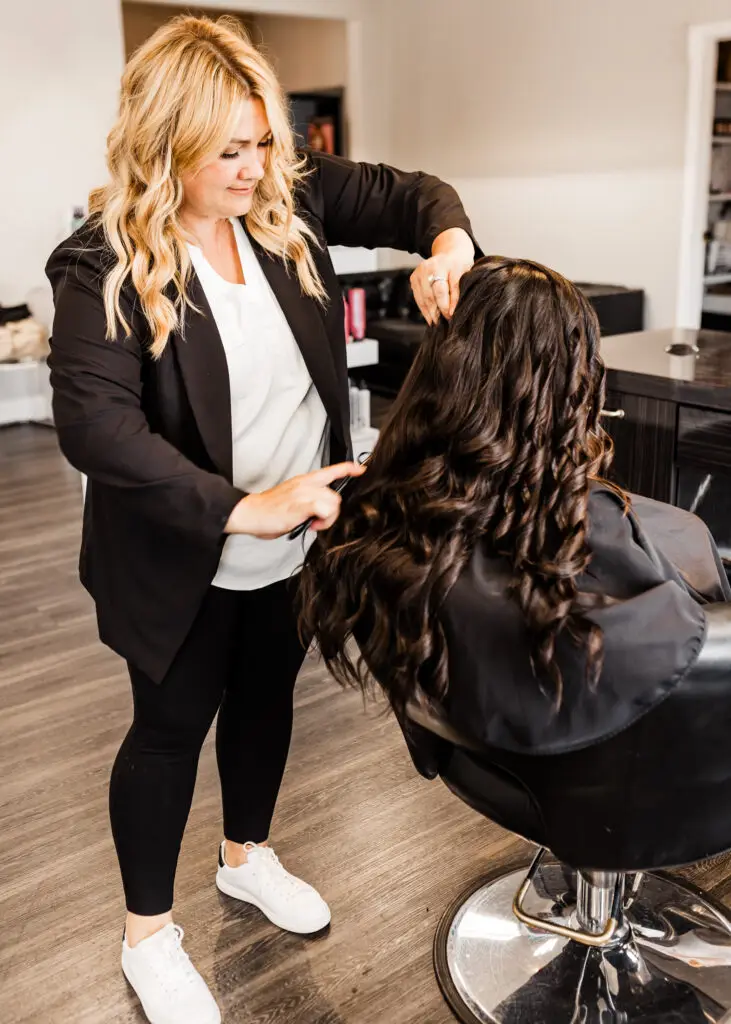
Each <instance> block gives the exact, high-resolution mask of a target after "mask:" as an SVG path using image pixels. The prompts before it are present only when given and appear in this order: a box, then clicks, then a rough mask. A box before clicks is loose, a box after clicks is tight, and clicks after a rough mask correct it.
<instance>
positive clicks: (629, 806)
mask: <svg viewBox="0 0 731 1024" xmlns="http://www.w3.org/2000/svg"><path fill="white" fill-rule="evenodd" d="M656 505H657V503H649V504H648V505H647V506H646V507H645V512H646V513H647V517H648V522H649V521H650V520H652V517H653V515H654V514H655V513H656V512H657V507H656ZM664 508H665V509H667V508H668V506H664ZM661 511H662V510H661ZM661 519H662V522H661V523H660V524H659V525H660V533H662V530H663V529H664V528H666V527H667V526H668V517H667V516H664V515H663V516H661ZM669 522H670V529H671V532H673V536H672V537H669V538H667V539H668V540H669V543H670V546H671V547H672V546H673V544H675V546H676V549H677V550H678V551H680V552H681V553H682V551H681V549H682V544H681V535H682V531H680V532H679V531H678V529H677V527H678V524H679V523H680V525H682V520H679V519H678V517H677V516H676V515H675V510H672V513H671V514H669ZM687 522H688V521H686V523H687ZM696 522H698V521H696ZM650 528H651V529H652V527H650ZM703 536H704V534H703V530H701V533H700V534H699V537H700V544H701V547H702V544H703ZM660 539H661V540H662V538H660ZM686 539H687V535H686ZM711 548H712V545H711V546H710V547H709V549H708V551H709V552H710V549H711ZM698 554H699V548H698V547H697V546H696V547H695V556H696V558H697V557H698ZM699 566H700V568H699ZM715 566H716V561H714V557H713V556H712V555H709V557H705V554H704V553H703V552H702V551H701V555H700V561H699V562H697V563H696V567H695V568H696V570H698V571H699V572H701V573H702V572H706V573H709V572H710V573H711V574H713V573H714V572H715V571H716V568H715ZM724 585H725V581H724ZM705 610H706V619H707V630H706V636H705V640H704V643H703V646H702V648H701V651H700V655H699V657H698V658H697V660H696V662H695V663H694V665H693V667H692V668H691V669H690V671H689V672H688V673H687V674H686V676H685V678H684V679H683V680H682V681H681V682H680V683H679V684H678V685H677V686H676V687H675V688H674V689H673V690H672V692H671V693H670V695H669V696H667V697H666V698H665V699H664V700H662V701H661V702H659V703H658V704H657V705H656V706H654V707H653V708H652V709H651V710H649V711H648V712H647V713H646V714H644V715H643V716H641V717H640V718H639V720H637V721H635V722H633V723H632V724H631V725H630V726H629V727H628V728H626V729H623V730H622V731H620V732H618V733H617V734H615V735H611V736H607V737H604V738H600V739H598V740H595V741H593V742H591V744H590V745H588V746H585V747H583V748H581V749H572V750H571V751H570V752H565V753H555V754H554V753H552V754H550V755H544V754H540V755H535V754H531V753H530V751H525V752H520V751H515V750H507V749H496V748H488V747H486V746H484V745H482V744H478V743H476V742H474V741H473V740H472V739H470V738H468V737H467V736H466V735H465V734H463V733H458V732H457V730H456V729H455V728H454V727H453V725H452V724H450V721H449V718H448V714H447V713H446V712H445V711H444V710H443V709H441V708H440V707H439V706H436V705H435V704H433V703H430V702H429V701H428V700H427V699H426V698H423V699H420V700H414V701H412V702H411V703H410V705H409V706H408V709H407V716H408V717H407V722H406V723H405V724H406V731H407V738H409V735H410V737H411V738H410V740H409V746H410V748H411V752H412V756H413V757H414V759H415V761H416V763H417V767H419V769H420V771H421V772H422V774H424V775H426V776H427V777H431V778H435V777H437V776H438V777H440V778H441V779H442V781H443V782H444V783H445V784H446V786H447V787H448V788H449V789H450V790H451V791H452V792H453V793H454V794H455V795H456V796H458V797H459V798H460V799H461V800H463V801H464V802H465V803H466V804H468V805H469V806H470V807H471V808H473V809H474V810H476V811H477V812H478V813H479V814H482V815H484V816H485V817H486V818H489V819H490V820H491V821H494V822H496V823H497V824H499V825H501V826H502V827H503V828H505V829H507V830H509V831H511V832H513V833H516V834H517V835H519V836H522V837H523V838H524V839H526V840H528V841H529V842H531V843H533V844H535V845H536V847H538V852H537V854H536V856H535V859H534V860H533V862H532V864H531V865H530V867H528V868H527V870H526V867H527V865H525V866H523V867H522V868H520V869H519V870H515V869H513V870H507V871H503V872H502V873H496V874H495V875H494V876H493V877H491V878H488V879H484V878H481V879H479V880H478V881H476V882H475V883H474V884H473V885H471V886H470V888H469V889H468V891H467V892H465V893H462V894H460V895H459V896H458V898H457V899H455V900H454V902H453V903H452V904H451V906H450V907H449V908H448V909H447V911H446V912H445V914H444V916H443V918H442V920H441V922H440V924H439V926H438V928H437V932H436V936H435V943H434V962H435V969H436V974H437V979H438V981H439V984H440V987H441V989H442V992H443V994H444V996H445V998H446V1000H447V1002H448V1003H449V1005H450V1007H451V1008H452V1010H453V1012H454V1013H455V1015H456V1016H457V1017H458V1018H459V1020H461V1021H463V1022H464V1024H475V1022H480V1024H487V1022H489V1024H633V1022H642V1024H709V1022H710V1024H721V1022H725V1024H730V1022H731V911H729V910H727V909H726V908H724V907H722V906H720V905H718V904H717V903H715V902H714V900H713V899H711V898H710V897H709V896H708V895H706V894H704V893H702V892H700V891H699V890H698V889H696V888H694V887H693V886H691V885H689V884H686V883H684V882H681V881H679V880H677V879H676V878H672V877H670V876H668V875H666V874H663V873H662V872H663V871H664V870H665V869H668V868H676V867H679V866H682V865H688V864H693V863H696V862H699V861H702V860H705V859H707V858H710V857H714V856H716V855H718V854H720V853H722V852H724V851H727V850H729V849H731V604H730V603H716V604H709V605H707V607H706V609H705Z"/></svg>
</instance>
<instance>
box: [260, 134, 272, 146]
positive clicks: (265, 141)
mask: <svg viewBox="0 0 731 1024" xmlns="http://www.w3.org/2000/svg"><path fill="white" fill-rule="evenodd" d="M273 142H274V139H273V138H272V137H271V136H269V138H268V139H262V141H261V142H260V143H259V146H260V147H261V148H262V149H268V148H269V147H270V146H271V144H272V143H273Z"/></svg>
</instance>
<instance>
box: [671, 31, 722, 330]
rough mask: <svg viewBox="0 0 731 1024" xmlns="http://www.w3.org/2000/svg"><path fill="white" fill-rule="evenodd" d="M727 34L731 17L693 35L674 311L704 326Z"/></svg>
mask: <svg viewBox="0 0 731 1024" xmlns="http://www.w3.org/2000/svg"><path fill="white" fill-rule="evenodd" d="M723 39H731V21H716V22H711V23H708V24H705V25H693V26H692V27H691V29H690V32H689V36H688V108H687V116H686V130H685V175H684V181H683V216H682V221H681V237H680V263H679V267H678V302H677V307H676V313H675V322H676V324H677V325H678V326H679V327H700V322H701V313H702V306H703V267H704V263H705V245H704V242H703V235H704V233H705V231H706V224H707V216H708V187H709V182H710V180H711V144H712V137H713V113H714V109H715V108H714V104H715V99H716V54H717V49H716V48H717V46H718V43H719V42H721V40H723Z"/></svg>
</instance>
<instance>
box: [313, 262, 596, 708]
mask: <svg viewBox="0 0 731 1024" xmlns="http://www.w3.org/2000/svg"><path fill="white" fill-rule="evenodd" d="M603 397H604V366H603V363H602V361H601V359H600V357H599V326H598V323H597V319H596V315H595V313H594V311H593V309H592V307H591V306H590V304H589V303H588V301H587V300H586V298H585V297H584V296H583V295H582V293H581V292H580V291H579V290H578V289H577V288H576V287H575V286H574V285H572V284H571V283H570V282H569V281H567V280H566V279H565V278H563V277H561V276H560V275H559V274H557V273H555V272H554V271H552V270H549V269H547V268H546V267H542V266H540V265H539V264H536V263H532V262H529V261H526V260H513V259H503V258H500V257H489V258H486V259H482V260H480V261H479V262H477V263H476V264H475V266H474V267H473V269H472V270H471V271H470V272H469V273H468V274H466V275H465V276H464V277H463V278H462V281H461V295H460V299H459V303H458V305H457V308H456V310H455V313H454V316H453V318H452V320H451V321H446V320H441V321H440V322H439V323H438V324H437V325H436V326H434V327H433V328H431V329H430V330H429V331H428V333H427V335H426V337H425V339H424V342H423V343H422V345H421V348H420V349H419V352H418V354H417V355H416V358H415V360H414V363H413V366H412V368H411V372H410V373H409V376H408V378H407V380H406V382H405V384H404V387H403V389H402V390H401V392H400V394H399V397H398V399H397V400H396V402H395V404H394V407H393V409H392V412H391V414H390V417H389V419H388V422H387V424H386V426H385V427H384V429H383V431H382V433H381V437H380V439H379V442H378V446H377V449H376V451H375V453H374V455H373V457H372V459H371V461H370V464H369V468H368V470H367V472H366V474H365V475H364V476H363V477H361V478H360V479H358V480H357V481H355V482H354V483H353V485H352V487H351V488H350V489H349V491H348V492H347V493H346V496H345V498H344V501H343V508H342V514H341V517H340V519H339V520H338V522H337V523H336V524H335V525H334V526H333V527H332V529H330V530H329V531H327V532H325V533H322V534H320V535H319V536H318V538H317V540H316V541H315V543H314V545H313V547H312V549H311V551H310V553H309V555H308V557H307V560H306V564H305V567H304V570H303V574H302V581H301V609H302V614H301V623H302V632H303V637H304V639H305V640H306V641H308V642H309V641H310V640H311V639H312V638H315V639H316V640H317V642H318V646H319V648H320V650H321V652H322V655H323V657H324V659H325V661H326V663H327V664H328V667H329V668H330V670H331V671H332V672H333V674H334V675H335V677H336V678H337V679H338V680H339V681H340V682H343V683H345V682H355V683H356V684H358V685H360V686H363V687H365V686H366V685H367V684H368V678H369V677H368V671H367V670H368V669H370V672H371V673H372V674H373V676H374V677H375V678H376V679H377V680H378V682H379V683H380V684H381V685H382V686H383V687H384V689H385V690H386V692H387V694H388V696H389V699H390V700H391V703H392V704H393V705H394V707H395V708H396V710H397V711H401V710H403V707H404V704H405V703H406V701H407V700H408V698H409V697H410V696H411V695H412V693H413V692H414V690H415V688H416V687H417V685H419V686H421V688H422V689H423V690H425V691H426V692H427V693H429V694H431V695H432V696H435V697H437V698H439V697H442V696H443V695H444V694H445V692H446V690H447V688H448V682H449V680H448V665H447V651H446V645H445V640H444V633H443V630H442V627H441V625H440V622H439V613H440V607H441V606H442V604H443V602H444V600H445V598H446V596H447V594H448V593H449V591H450V589H451V587H452V586H453V585H454V583H455V582H456V580H457V578H458V577H459V575H460V573H461V572H462V570H463V569H464V567H465V565H466V562H467V560H468V558H469V557H470V555H471V554H472V552H473V550H474V548H475V545H477V544H478V543H479V544H482V545H484V546H485V550H486V551H487V553H488V554H489V555H492V556H496V557H501V558H503V559H505V560H506V562H507V565H508V568H509V573H510V584H509V587H508V597H509V599H512V600H514V601H516V602H517V604H518V605H519V607H520V609H521V611H522V614H523V616H524V619H525V622H526V626H527V628H528V633H529V636H530V642H531V652H532V661H533V665H534V670H535V672H536V674H537V675H538V676H539V677H541V678H542V679H543V680H545V681H547V682H549V683H551V684H552V685H553V688H554V692H555V695H556V700H557V701H560V697H561V683H562V680H561V672H560V668H559V666H558V664H557V663H556V659H555V644H556V640H557V637H558V635H559V634H560V633H561V632H562V631H563V630H568V631H569V633H570V635H571V636H572V637H573V639H574V640H575V641H576V642H577V643H580V644H583V645H584V646H585V648H586V652H587V665H588V671H589V678H590V680H593V679H595V678H596V677H597V676H598V673H599V671H600V667H601V653H602V642H601V633H600V631H599V630H598V628H597V627H596V626H593V625H592V624H591V623H590V622H589V621H588V620H587V619H585V618H584V617H583V616H582V614H581V613H580V611H579V610H578V609H577V608H576V597H577V586H576V580H577V577H578V576H579V575H580V574H581V573H582V571H583V570H584V569H585V568H586V565H587V563H588V560H589V552H588V548H587V544H586V511H587V502H588V490H589V480H590V479H591V478H593V477H599V476H603V475H604V474H605V473H606V471H607V469H608V467H609V463H610V461H611V443H610V441H609V439H608V437H607V435H606V434H605V433H604V431H603V430H602V428H601V426H600V421H599V416H600V411H601V408H602V402H603ZM356 454H357V453H356ZM351 635H355V637H356V638H357V640H358V644H359V646H360V649H361V653H362V655H363V660H358V661H355V660H354V659H352V658H351V654H350V653H349V650H348V647H347V641H348V639H349V637H350V636H351Z"/></svg>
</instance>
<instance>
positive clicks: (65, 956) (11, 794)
mask: <svg viewBox="0 0 731 1024" xmlns="http://www.w3.org/2000/svg"><path fill="white" fill-rule="evenodd" d="M80 516H81V495H80V485H79V480H78V477H77V476H76V475H75V474H74V473H73V471H72V470H70V469H69V467H68V466H67V465H66V464H65V462H64V461H63V459H62V458H61V456H60V455H59V454H58V452H57V449H56V444H55V437H54V435H53V433H52V431H50V430H47V429H45V428H41V427H22V428H17V427H16V428H6V429H4V430H0V779H1V780H2V783H1V787H2V788H1V790H0V1022H1V1024H20V1022H21V1021H22V1022H28V1024H31V1022H32V1024H112V1022H113V1024H132V1022H141V1021H142V1020H143V1017H142V1014H141V1012H140V1011H139V1009H138V1006H137V1002H136V999H135V997H134V996H133V995H132V994H131V992H130V990H129V989H128V988H127V986H126V983H125V981H124V979H123V977H122V974H121V971H120V968H119V953H120V941H121V931H122V922H123V914H124V908H123V903H122V896H121V888H120V884H119V880H118V875H117V866H116V861H115V856H114V849H113V846H112V841H111V837H110V834H109V829H108V824H107V808H106V800H107V782H108V778H109V770H110V766H111V763H112V760H113V758H114V755H115V753H116V749H117V746H118V745H119V742H120V740H121V739H122V736H123V735H124V733H125V731H126V729H127V727H128V724H129V718H130V697H129V693H128V687H127V681H126V677H125V673H124V671H123V668H122V665H121V663H120V661H119V660H118V659H117V658H116V657H115V656H114V655H112V654H111V653H110V652H109V651H107V650H105V649H104V648H103V647H101V645H100V644H99V643H98V641H97V639H96V633H95V626H94V620H93V614H92V607H91V603H90V601H89V599H88V598H87V596H86V595H85V594H84V592H83V591H82V589H81V587H80V585H79V584H78V582H77V579H76V557H77V548H78V539H79V522H80ZM251 770H252V771H256V765H252V766H251ZM219 839H220V810H219V792H218V782H217V776H216V770H215V764H214V758H213V751H212V749H211V746H210V743H209V744H208V745H207V746H206V749H205V751H204V755H203V758H202V761H201V770H200V775H199V779H198V787H197V791H196V797H195V802H194V805H193V811H192V815H191V820H190V824H189V828H188V832H187V834H186V839H185V842H184V845H183V852H182V856H181V863H180V871H179V875H178V885H177V905H176V917H177V920H178V922H179V923H180V924H182V925H183V926H184V927H185V929H186V933H187V934H186V946H187V948H188V950H189V952H190V954H191V956H192V957H193V959H194V961H195V963H196V965H197V966H198V967H199V969H200V970H201V971H202V973H203V974H204V976H205V977H206V979H207V980H208V981H209V983H210V984H211V985H212V988H213V990H214V993H215V994H216V996H217V998H218V1000H219V1002H220V1004H221V1006H222V1008H223V1011H224V1020H225V1022H226V1024H279V1022H282V1024H284V1022H286V1024H376V1022H378V1024H442V1022H444V1024H447V1022H449V1021H451V1020H452V1019H453V1018H452V1017H451V1014H450V1012H449V1011H448V1009H447V1008H446V1005H445V1004H444V1003H443V1001H442V998H441V995H440V993H439V990H438V988H437V985H436V982H435V980H434V975H433V972H432V965H431V944H432V936H433V933H434V929H435V926H436V923H437V920H438V918H439V915H440V913H441V912H442V910H443V908H444V907H445V906H446V904H447V903H448V902H449V901H450V900H451V898H452V897H453V896H454V895H455V894H456V893H457V892H459V891H460V889H461V888H463V887H465V886H466V885H467V884H468V883H469V882H470V881H471V880H472V879H474V878H477V877H479V876H480V875H481V874H482V873H485V872H487V871H488V870H492V869H494V868H495V867H496V866H498V865H500V864H502V863H505V862H507V861H509V860H511V859H514V858H515V856H516V855H520V853H521V852H524V851H523V847H522V844H520V843H519V842H518V841H517V840H515V839H513V838H512V837H510V836H508V835H507V834H506V833H504V832H502V831H501V830H500V829H499V828H497V827H496V826H494V825H492V824H491V823H489V822H486V821H484V820H483V819H481V818H480V817H479V816H478V815H476V814H475V813H473V812H472V811H470V810H469V809H467V808H466V807H465V806H464V805H462V804H461V803H460V801H459V800H457V799H456V798H455V797H453V796H452V795H451V794H450V793H448V792H447V791H446V789H444V787H443V786H442V785H441V784H440V783H438V782H435V783H427V782H425V781H423V780H422V779H420V778H419V777H418V776H417V775H416V773H415V772H414V770H413V769H412V767H411V763H410V761H409V759H408V756H407V754H406V751H405V748H404V745H403V742H402V740H401V738H400V734H399V733H398V730H397V729H396V727H395V725H394V723H393V721H392V720H390V719H388V718H383V717H381V716H379V714H377V713H376V712H375V710H370V711H368V712H364V710H363V706H362V702H361V701H360V700H359V698H358V697H356V696H355V695H354V694H343V693H341V692H340V691H339V690H338V689H337V688H336V687H335V686H334V685H333V684H332V683H331V682H330V681H329V679H328V677H327V676H326V674H325V673H324V672H323V670H322V669H321V667H320V666H319V665H318V664H317V663H316V662H314V661H308V662H307V664H306V666H305V668H304V669H303V672H302V675H301V678H300V682H299V684H298V690H297V712H296V718H295V736H294V741H293V747H292V754H291V758H290V762H289V767H288V769H287V774H286V777H285V782H284V787H283V790H282V795H281V799H280V803H279V807H278V811H277V816H276V819H275V824H274V829H273V840H274V844H275V846H276V848H277V851H278V852H279V854H280V856H281V857H282V859H283V860H284V861H285V863H286V864H287V865H288V866H289V867H290V868H291V869H292V870H294V871H296V872H298V873H301V874H302V875H303V876H304V877H305V878H307V879H308V880H309V881H311V882H313V883H314V884H315V885H316V886H317V887H318V888H319V889H320V890H321V892H322V893H323V895H324V896H325V898H326V899H327V900H328V901H329V903H330V904H331V907H332V910H333V924H332V928H331V930H330V932H329V934H327V935H326V936H324V937H322V938H318V939H314V940H306V939H302V938H299V937H297V936H294V935H289V934H286V933H284V932H281V931H278V930H277V929H276V928H274V927H273V926H272V925H270V924H269V923H268V922H267V921H266V920H265V919H264V918H263V917H262V916H261V915H260V914H259V913H258V912H257V911H256V910H254V909H253V908H246V907H244V906H243V905H242V904H237V903H235V902H234V901H232V900H228V899H227V898H226V897H223V896H221V895H220V894H219V893H218V892H217V890H216V889H215V887H214V881H213V880H214V872H215V864H216V848H217V844H218V842H219ZM693 877H694V878H695V880H696V881H697V882H698V883H699V884H701V885H703V886H705V887H707V888H709V889H711V890H713V891H715V893H716V895H718V896H719V897H720V898H722V899H727V898H728V897H729V896H730V895H731V867H730V862H729V860H728V859H727V858H726V859H720V860H717V861H716V862H715V863H711V864H708V865H705V866H704V867H703V868H701V869H697V870H696V871H695V872H694V873H693ZM537 1024H538V1022H537Z"/></svg>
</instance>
